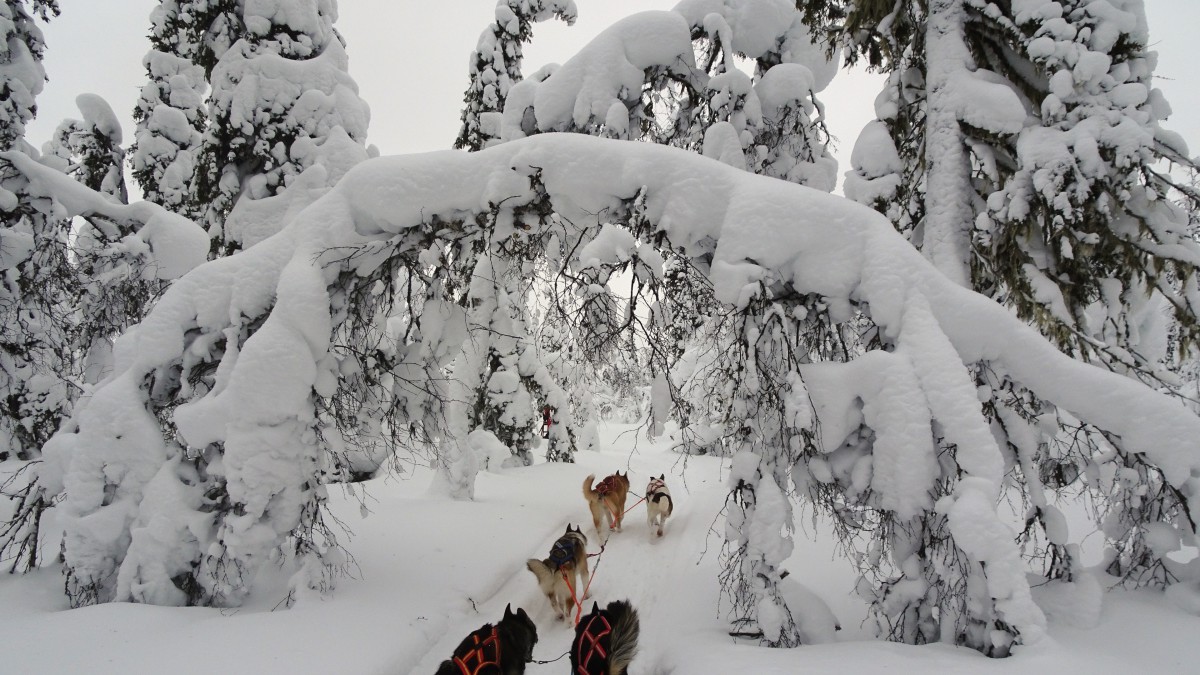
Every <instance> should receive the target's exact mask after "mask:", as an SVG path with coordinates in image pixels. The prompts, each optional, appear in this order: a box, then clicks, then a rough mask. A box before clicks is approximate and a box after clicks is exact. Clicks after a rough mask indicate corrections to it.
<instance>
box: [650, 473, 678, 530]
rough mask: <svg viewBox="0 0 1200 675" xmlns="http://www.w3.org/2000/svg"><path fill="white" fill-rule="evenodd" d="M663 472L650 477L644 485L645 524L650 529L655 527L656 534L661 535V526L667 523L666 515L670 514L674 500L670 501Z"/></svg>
mask: <svg viewBox="0 0 1200 675" xmlns="http://www.w3.org/2000/svg"><path fill="white" fill-rule="evenodd" d="M664 480H665V475H664V474H659V475H658V478H651V479H650V484H649V485H647V486H646V524H647V525H648V526H650V529H651V530H655V529H657V531H658V536H660V537H661V536H663V526H664V525H666V524H667V516H669V515H671V510H672V509H673V508H674V502H672V501H671V491H670V490H668V489H667V484H666V483H665V482H663V481H664Z"/></svg>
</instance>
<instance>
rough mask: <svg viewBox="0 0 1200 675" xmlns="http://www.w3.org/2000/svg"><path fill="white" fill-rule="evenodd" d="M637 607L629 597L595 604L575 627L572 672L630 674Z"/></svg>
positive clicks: (572, 643)
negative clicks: (601, 605) (602, 605)
mask: <svg viewBox="0 0 1200 675" xmlns="http://www.w3.org/2000/svg"><path fill="white" fill-rule="evenodd" d="M639 630H640V627H639V623H638V615H637V610H636V609H634V608H633V606H632V605H630V604H629V602H628V601H627V600H617V601H615V602H610V603H608V606H607V607H605V608H604V609H600V606H599V605H597V604H596V603H594V602H593V603H592V611H591V613H590V614H588V615H587V616H585V617H583V619H581V620H580V622H579V625H578V626H576V627H575V639H574V640H573V641H572V642H571V673H572V675H627V673H628V672H629V663H630V662H631V661H633V657H634V656H636V655H637V642H638V632H639Z"/></svg>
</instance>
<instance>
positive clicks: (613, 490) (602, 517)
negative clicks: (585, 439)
mask: <svg viewBox="0 0 1200 675" xmlns="http://www.w3.org/2000/svg"><path fill="white" fill-rule="evenodd" d="M595 480H596V475H595V474H588V477H587V478H585V479H583V496H584V498H585V499H587V502H588V508H589V509H591V511H592V524H593V525H595V526H596V534H597V535H599V536H601V537H603V536H604V533H603V532H602V531H601V530H600V523H601V521H603V522H605V523H606V524H607V525H608V529H609V530H612V531H616V532H620V531H621V520H622V519H623V518H624V517H625V498H626V497H628V496H629V474H625V475H621V472H620V471H618V472H616V473H614V474H612V475H611V476H607V477H606V478H605V479H604V480H602V481H600V483H599V484H597V485H596V487H595V489H593V488H592V482H593V481H595Z"/></svg>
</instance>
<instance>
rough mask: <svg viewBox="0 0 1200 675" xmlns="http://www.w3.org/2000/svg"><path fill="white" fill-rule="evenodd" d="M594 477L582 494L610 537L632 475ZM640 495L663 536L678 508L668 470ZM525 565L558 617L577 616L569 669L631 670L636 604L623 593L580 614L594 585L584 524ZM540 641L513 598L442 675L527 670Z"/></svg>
mask: <svg viewBox="0 0 1200 675" xmlns="http://www.w3.org/2000/svg"><path fill="white" fill-rule="evenodd" d="M595 480H596V476H595V474H592V475H589V476H588V477H587V478H586V479H584V481H583V496H584V498H585V499H587V503H588V510H590V511H591V513H592V525H593V526H594V527H595V528H596V534H597V536H599V537H600V538H601V539H602V540H604V539H606V538H607V537H606V532H620V531H621V525H622V521H623V520H624V517H625V513H626V512H627V509H626V508H625V502H626V500H627V499H628V497H629V474H628V473H625V474H622V473H621V472H620V471H618V472H617V473H614V474H612V475H610V476H607V477H605V478H604V479H603V480H601V481H600V482H599V483H595ZM594 483H595V484H594ZM640 501H645V502H646V524H647V525H648V526H649V528H650V530H651V531H652V532H654V533H655V534H656V535H657V536H659V537H661V536H663V527H664V526H665V524H666V521H667V518H668V517H669V516H670V515H671V511H672V510H673V507H674V504H673V502H672V501H671V491H670V490H668V489H667V486H666V483H665V478H664V476H663V475H660V476H659V477H658V478H652V479H650V483H649V484H648V485H647V486H646V496H645V497H643V498H642V500H640ZM640 501H639V502H638V503H640ZM634 506H637V503H635V504H634ZM632 508H633V507H630V509H628V510H632ZM602 525H603V527H604V529H601V526H602ZM601 551H603V548H601ZM593 555H599V554H593ZM525 566H526V567H527V568H528V569H529V571H530V572H532V573H533V575H534V576H535V577H537V583H538V587H539V588H540V589H541V591H542V593H544V594H545V596H546V598H547V599H548V600H549V601H550V607H551V608H552V609H553V610H554V614H555V617H556V618H557V619H559V620H563V619H565V620H567V621H571V620H572V619H576V618H577V619H579V622H578V624H577V625H576V626H575V638H574V639H573V640H572V642H571V650H570V652H569V654H570V656H571V675H627V673H628V668H629V664H630V662H632V661H633V657H634V656H635V655H636V653H637V640H638V632H639V623H638V614H637V610H636V609H634V608H633V606H632V605H630V604H629V602H628V601H625V600H617V601H614V602H610V603H608V605H607V606H606V607H604V608H603V609H601V608H600V605H599V604H598V603H596V602H593V603H592V611H591V612H590V613H589V614H587V615H586V616H583V617H582V618H580V617H579V615H580V614H581V613H582V609H583V601H584V600H585V599H586V598H587V597H589V595H590V594H589V593H588V588H589V587H590V586H591V574H590V573H589V571H588V552H587V536H586V535H584V534H583V531H582V530H581V529H580V528H578V527H571V525H569V524H568V525H567V529H566V531H565V532H564V533H563V535H562V536H561V537H559V538H558V539H557V540H555V542H554V544H553V545H552V546H551V547H550V555H549V556H547V557H546V558H544V559H542V560H538V559H537V558H531V559H530V560H529V561H528V562H527V563H526V564H525ZM537 640H538V636H537V626H536V625H535V624H534V623H533V619H531V618H529V615H528V614H526V613H525V610H524V609H521V608H517V611H516V612H515V613H514V612H513V611H512V605H509V606H507V607H505V608H504V617H503V618H502V619H501V620H500V622H499V623H497V624H495V625H492V624H490V623H486V624H484V625H483V626H481V627H480V628H479V629H478V630H475V631H474V632H472V633H471V634H469V635H468V636H467V637H466V638H465V639H463V641H462V642H461V643H459V645H458V647H457V648H456V649H455V650H454V655H453V656H452V657H451V658H449V659H447V660H445V661H442V663H441V665H440V666H439V667H438V670H437V673H436V675H519V674H520V673H524V672H525V664H526V663H529V662H531V661H533V646H534V645H535V644H537Z"/></svg>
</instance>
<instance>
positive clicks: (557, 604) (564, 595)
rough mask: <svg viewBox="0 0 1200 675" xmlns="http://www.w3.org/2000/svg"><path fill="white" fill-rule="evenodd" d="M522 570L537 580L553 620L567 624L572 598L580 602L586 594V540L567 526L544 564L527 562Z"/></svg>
mask: <svg viewBox="0 0 1200 675" xmlns="http://www.w3.org/2000/svg"><path fill="white" fill-rule="evenodd" d="M525 567H528V568H529V571H530V572H533V575H534V576H535V577H537V581H538V586H539V587H541V589H542V593H545V594H546V598H547V599H549V600H550V606H551V607H552V608H554V613H555V616H557V617H558V618H559V619H562V618H564V617H565V618H566V619H568V620H570V618H571V610H572V609H574V602H573V601H572V596H574V597H576V598H578V599H579V602H580V603H582V602H583V598H582V597H581V596H582V594H583V593H584V592H585V591H586V590H587V587H588V580H589V579H590V578H591V575H590V574H589V573H588V563H587V537H586V536H584V534H583V532H582V531H581V530H580V529H579V528H578V527H576V528H574V529H572V528H571V526H570V525H569V524H568V525H567V531H566V532H564V533H563V535H562V536H561V537H559V538H558V539H557V540H556V541H555V542H554V545H553V546H551V547H550V555H549V556H548V557H547V558H546V559H544V560H538V559H537V558H530V559H529V561H528V562H526V563H525Z"/></svg>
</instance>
